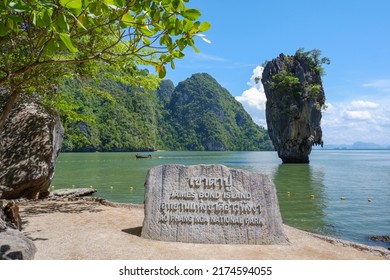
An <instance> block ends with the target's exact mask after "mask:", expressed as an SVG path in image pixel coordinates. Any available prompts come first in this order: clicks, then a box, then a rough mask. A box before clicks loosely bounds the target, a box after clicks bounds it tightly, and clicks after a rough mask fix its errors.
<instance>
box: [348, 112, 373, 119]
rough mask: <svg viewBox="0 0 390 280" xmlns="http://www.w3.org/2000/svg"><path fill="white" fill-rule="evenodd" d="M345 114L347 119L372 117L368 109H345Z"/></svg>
mask: <svg viewBox="0 0 390 280" xmlns="http://www.w3.org/2000/svg"><path fill="white" fill-rule="evenodd" d="M345 116H346V117H347V119H349V120H357V121H367V120H371V119H372V117H371V114H370V112H369V111H346V112H345Z"/></svg>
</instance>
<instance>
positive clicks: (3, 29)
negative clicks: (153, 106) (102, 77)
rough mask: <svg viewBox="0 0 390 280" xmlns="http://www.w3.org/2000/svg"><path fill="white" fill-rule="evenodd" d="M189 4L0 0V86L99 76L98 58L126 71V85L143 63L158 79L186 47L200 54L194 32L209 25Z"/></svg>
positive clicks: (23, 87)
mask: <svg viewBox="0 0 390 280" xmlns="http://www.w3.org/2000/svg"><path fill="white" fill-rule="evenodd" d="M186 2H188V0H142V1H138V0H43V1H40V0H29V1H24V0H12V1H10V0H0V88H3V89H6V90H7V92H11V94H14V95H15V96H14V97H15V98H14V99H16V97H17V96H18V95H20V94H21V93H22V92H23V93H24V92H26V91H31V92H34V91H38V89H40V88H42V89H45V88H48V87H49V86H50V85H52V84H56V83H58V80H59V79H60V78H62V77H64V76H72V75H76V74H80V75H90V76H91V75H92V76H94V75H98V70H97V68H98V69H101V65H100V66H99V67H96V63H97V62H99V63H100V64H101V63H103V64H106V66H105V67H107V68H110V69H111V70H112V71H121V72H124V73H127V74H128V77H127V79H128V83H135V84H137V83H139V80H138V76H137V74H136V73H137V66H138V65H142V64H144V65H151V66H154V67H155V68H156V71H157V72H158V73H159V76H160V78H162V77H164V76H165V74H166V68H165V67H166V65H167V64H170V65H171V67H172V68H174V60H175V59H178V58H183V57H184V52H183V51H184V49H185V48H186V47H188V46H189V47H192V48H194V49H195V51H198V49H197V48H196V46H195V41H194V38H195V36H203V34H202V32H204V31H206V30H208V29H209V28H210V23H209V22H201V21H199V20H198V19H199V17H200V16H201V13H200V11H199V10H197V9H193V8H188V7H186V5H185V4H186ZM201 38H203V37H201ZM9 101H10V100H9ZM11 103H12V102H11ZM10 105H12V104H10ZM8 107H9V106H8ZM3 118H4V111H3V114H2V116H1V118H0V129H1V123H2V119H3Z"/></svg>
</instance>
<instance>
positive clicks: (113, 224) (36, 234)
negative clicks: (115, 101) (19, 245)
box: [18, 197, 390, 260]
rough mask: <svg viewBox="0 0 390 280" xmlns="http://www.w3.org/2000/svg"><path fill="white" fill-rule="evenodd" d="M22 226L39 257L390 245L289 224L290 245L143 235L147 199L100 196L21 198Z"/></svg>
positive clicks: (368, 251) (257, 255)
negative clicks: (130, 201)
mask: <svg viewBox="0 0 390 280" xmlns="http://www.w3.org/2000/svg"><path fill="white" fill-rule="evenodd" d="M18 205H19V207H20V215H21V217H22V225H23V227H22V228H23V229H22V232H23V233H24V234H25V235H26V236H27V237H29V238H30V239H32V240H33V241H34V243H35V245H36V247H37V249H38V250H37V253H36V255H35V259H36V260H119V259H129V260H131V259H132V260H140V259H145V260H169V259H178V260H186V259H193V260H195V259H197V260H206V259H230V260H233V259H248V260H251V259H252V260H255V259H268V260H351V259H356V260H389V259H390V250H386V249H385V248H383V247H373V246H366V245H363V244H360V243H354V242H350V241H345V240H341V239H336V238H332V237H327V236H323V235H319V234H315V233H310V232H306V231H302V230H299V229H296V228H293V227H290V226H287V225H284V230H285V233H286V235H287V237H288V238H289V240H290V242H291V244H290V245H246V244H239V245H237V244H235V245H233V244H195V243H176V242H165V241H156V240H149V239H143V238H141V237H140V235H141V230H142V222H143V215H144V206H143V204H127V203H116V202H111V201H108V200H105V199H102V198H96V197H80V198H54V199H42V200H33V201H29V200H19V201H18Z"/></svg>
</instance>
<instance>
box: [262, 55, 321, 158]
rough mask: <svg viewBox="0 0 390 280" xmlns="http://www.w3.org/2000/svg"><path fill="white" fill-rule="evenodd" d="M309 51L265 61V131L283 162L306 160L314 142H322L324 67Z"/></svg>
mask: <svg viewBox="0 0 390 280" xmlns="http://www.w3.org/2000/svg"><path fill="white" fill-rule="evenodd" d="M308 53H310V52H308ZM308 53H302V52H297V53H296V54H295V55H294V56H286V55H284V54H280V55H279V57H277V58H275V59H273V60H272V61H269V62H267V63H266V65H265V68H264V71H263V74H262V78H261V82H262V83H263V85H264V90H265V95H266V97H267V103H266V118H267V126H268V133H269V136H270V138H271V140H272V142H273V144H274V146H275V149H276V150H277V152H278V156H279V157H280V158H281V159H282V161H283V163H308V162H309V155H310V153H311V150H312V147H313V145H321V146H322V145H323V141H322V130H321V117H322V114H321V109H322V108H323V107H324V104H325V93H324V89H323V86H322V80H321V72H322V71H323V68H322V67H321V63H322V62H320V61H319V59H318V57H313V56H309V55H308Z"/></svg>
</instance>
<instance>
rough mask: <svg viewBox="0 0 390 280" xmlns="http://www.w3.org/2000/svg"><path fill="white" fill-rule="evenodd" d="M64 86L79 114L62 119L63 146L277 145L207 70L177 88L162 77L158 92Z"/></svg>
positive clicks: (107, 84)
mask: <svg viewBox="0 0 390 280" xmlns="http://www.w3.org/2000/svg"><path fill="white" fill-rule="evenodd" d="M60 91H61V92H62V94H64V95H65V96H66V99H67V101H68V103H70V104H73V106H74V107H75V108H76V109H75V111H76V112H77V113H78V114H79V116H81V118H80V117H76V118H64V119H63V123H64V127H65V130H66V133H65V138H64V141H63V146H62V150H63V151H78V152H81V151H152V150H198V151H203V150H205V151H225V150H251V151H253V150H272V149H273V146H272V144H271V142H270V140H269V138H268V134H267V133H266V131H265V130H264V128H262V127H259V126H258V125H256V124H255V123H254V122H253V121H252V119H251V117H250V116H249V114H248V113H247V112H246V111H245V110H244V108H243V107H242V105H241V104H240V103H239V102H237V101H236V100H235V99H234V97H233V96H232V95H231V94H230V93H229V92H228V91H227V90H226V89H224V88H223V87H221V86H220V85H219V84H218V82H217V81H216V80H215V79H214V78H212V77H211V76H210V75H208V74H194V75H192V77H190V78H188V79H186V80H185V81H183V82H180V83H179V84H178V85H177V86H176V87H175V86H174V84H173V83H172V82H171V81H170V80H163V81H161V83H160V85H159V88H158V89H157V90H156V91H146V90H144V89H143V88H142V87H140V88H135V87H131V86H127V85H124V84H123V83H120V82H114V81H112V80H104V81H102V82H101V83H100V84H99V85H98V84H96V83H95V82H91V81H82V82H81V81H76V80H71V79H69V80H66V81H65V82H64V83H63V84H62V86H61V88H60ZM104 92H108V93H110V95H111V97H107V96H106V95H105V94H104ZM99 93H100V94H99Z"/></svg>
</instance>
